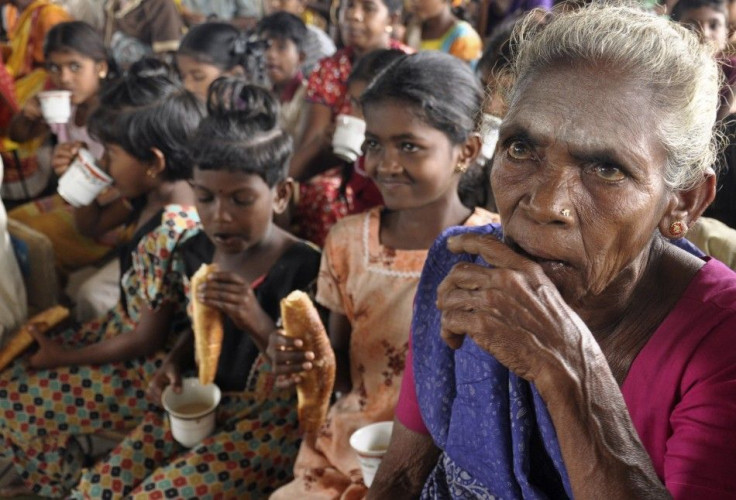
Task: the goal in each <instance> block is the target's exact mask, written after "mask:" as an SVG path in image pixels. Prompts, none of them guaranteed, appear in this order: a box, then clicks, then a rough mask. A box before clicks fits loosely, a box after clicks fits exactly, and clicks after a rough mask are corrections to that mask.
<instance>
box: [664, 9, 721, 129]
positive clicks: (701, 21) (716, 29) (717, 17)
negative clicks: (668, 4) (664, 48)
mask: <svg viewBox="0 0 736 500" xmlns="http://www.w3.org/2000/svg"><path fill="white" fill-rule="evenodd" d="M728 12H729V4H728V2H727V0H680V1H679V2H677V3H676V4H675V6H674V7H673V8H672V15H671V17H672V20H673V21H677V22H679V23H681V24H683V25H685V26H687V27H689V28H691V29H693V30H695V31H697V32H698V33H700V35H701V37H702V38H703V40H704V41H705V42H707V43H709V44H710V45H711V46H712V47H713V51H714V54H715V56H716V58H717V59H718V62H719V63H720V66H721V70H722V71H723V74H724V76H725V80H726V83H725V85H724V86H723V88H722V89H721V106H720V107H719V109H718V118H721V119H722V118H725V117H726V116H728V115H730V114H731V113H734V112H736V99H734V92H735V91H736V57H729V56H728V55H726V54H724V50H725V48H726V44H727V43H728Z"/></svg>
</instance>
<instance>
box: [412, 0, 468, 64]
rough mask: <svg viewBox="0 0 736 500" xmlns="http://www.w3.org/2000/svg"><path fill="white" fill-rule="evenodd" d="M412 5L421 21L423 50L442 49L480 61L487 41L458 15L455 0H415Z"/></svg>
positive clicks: (420, 45)
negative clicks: (453, 1) (455, 9)
mask: <svg viewBox="0 0 736 500" xmlns="http://www.w3.org/2000/svg"><path fill="white" fill-rule="evenodd" d="M410 5H411V10H412V13H413V14H414V15H415V16H416V17H417V19H418V21H419V22H420V23H421V42H420V44H419V47H418V48H419V50H439V51H441V52H445V53H447V54H450V55H453V56H455V57H457V58H458V59H461V60H463V61H465V62H467V63H470V64H471V65H474V64H475V63H476V62H477V61H478V59H479V58H480V56H481V51H482V49H483V42H482V41H481V39H480V36H478V33H477V32H476V31H475V30H474V29H473V27H472V26H471V25H470V24H468V23H467V22H465V21H461V20H459V19H458V18H457V17H455V15H454V14H453V13H452V2H451V0H412V1H411V3H410Z"/></svg>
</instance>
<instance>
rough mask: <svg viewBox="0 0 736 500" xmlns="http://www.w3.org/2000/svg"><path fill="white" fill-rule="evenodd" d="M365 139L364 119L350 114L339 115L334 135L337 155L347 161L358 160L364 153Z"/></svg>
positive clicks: (333, 145) (333, 139) (334, 146)
mask: <svg viewBox="0 0 736 500" xmlns="http://www.w3.org/2000/svg"><path fill="white" fill-rule="evenodd" d="M364 141H365V121H364V120H361V119H360V118H356V117H355V116H350V115H338V116H337V118H336V119H335V133H334V134H333V136H332V150H333V151H334V152H335V154H336V155H337V156H339V157H340V158H342V159H343V160H346V161H356V160H357V159H358V157H359V156H360V155H361V153H362V151H361V148H362V147H363V142H364Z"/></svg>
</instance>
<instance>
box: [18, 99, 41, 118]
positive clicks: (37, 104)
mask: <svg viewBox="0 0 736 500" xmlns="http://www.w3.org/2000/svg"><path fill="white" fill-rule="evenodd" d="M20 112H21V113H23V116H24V117H25V118H26V119H28V120H31V121H34V122H35V121H38V120H40V119H42V118H43V115H42V114H41V101H39V100H38V97H36V96H33V97H31V98H30V99H28V101H26V103H25V105H24V106H23V109H21V110H20Z"/></svg>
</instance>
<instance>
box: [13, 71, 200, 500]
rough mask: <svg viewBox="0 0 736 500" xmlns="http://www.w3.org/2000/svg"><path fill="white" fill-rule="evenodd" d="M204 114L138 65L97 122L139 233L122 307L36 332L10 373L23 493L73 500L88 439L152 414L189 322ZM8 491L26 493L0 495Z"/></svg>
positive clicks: (130, 247)
mask: <svg viewBox="0 0 736 500" xmlns="http://www.w3.org/2000/svg"><path fill="white" fill-rule="evenodd" d="M150 72H151V71H150V70H148V71H147V73H150ZM202 115H203V109H202V106H201V105H200V103H199V101H198V100H197V98H196V97H194V96H193V95H192V94H190V93H189V92H187V91H185V90H184V89H182V88H181V87H180V86H179V85H177V84H175V83H174V82H172V81H171V80H170V79H169V78H168V77H166V76H163V75H161V74H153V75H150V76H145V77H144V76H141V75H139V74H138V73H137V70H136V66H135V65H134V66H133V67H132V68H131V73H130V74H129V75H128V76H126V77H125V78H123V79H121V80H120V81H118V82H116V83H115V84H114V85H112V86H111V87H110V88H109V89H107V90H106V91H105V92H104V93H103V94H102V95H101V97H100V106H99V107H98V108H97V109H96V111H94V112H93V114H92V116H91V117H90V120H89V129H90V133H91V135H92V136H93V137H96V138H97V139H99V140H100V141H101V142H102V144H103V145H104V148H105V153H104V155H103V158H102V166H103V168H104V169H105V170H107V171H108V172H109V174H110V176H111V177H112V178H113V179H114V185H115V187H116V188H117V189H118V190H119V191H120V193H121V194H122V195H123V196H125V197H126V198H128V199H130V200H140V204H139V205H137V206H136V207H135V214H136V217H135V234H134V235H133V237H132V238H131V240H130V241H129V242H128V243H127V244H126V245H125V246H124V247H123V249H122V251H121V253H120V269H121V270H122V274H121V277H120V288H121V297H120V302H119V303H118V304H117V305H116V306H115V307H114V308H113V309H111V310H110V311H109V312H108V313H107V315H106V316H104V317H101V318H99V319H97V320H93V321H90V322H87V323H85V324H83V325H81V326H80V327H79V328H76V329H70V330H67V331H65V332H63V333H61V334H60V335H59V336H55V338H51V337H46V336H43V335H39V334H38V333H35V332H34V336H35V339H36V341H37V342H38V344H39V347H38V350H37V351H36V352H35V353H33V354H30V355H28V356H25V357H24V358H22V359H19V360H16V361H15V362H14V363H13V364H11V365H10V366H9V367H8V368H6V369H5V370H4V371H3V372H1V373H0V442H2V443H3V446H2V447H0V456H2V457H4V458H6V459H9V460H12V462H13V464H14V466H15V470H16V471H17V472H18V474H19V475H20V479H21V480H22V483H23V484H22V485H21V486H20V488H21V490H23V489H25V490H32V491H33V493H34V494H36V495H40V496H48V497H58V496H63V495H65V494H66V493H68V491H69V489H71V488H72V487H74V486H75V485H76V483H77V481H78V480H79V478H80V476H81V472H82V467H83V466H84V465H85V463H86V459H85V456H84V450H83V449H82V447H81V446H80V445H79V442H78V439H79V438H81V437H82V436H84V435H89V434H93V433H95V432H98V431H101V430H105V429H110V430H115V431H118V432H120V431H126V430H129V429H131V428H133V427H135V426H136V425H137V424H138V422H139V421H140V420H141V418H142V417H143V415H144V413H145V411H146V409H147V408H148V403H147V402H146V400H145V391H146V389H147V387H148V383H149V381H150V379H151V377H152V376H153V374H154V372H155V370H156V368H157V366H158V364H159V363H160V361H161V359H162V358H163V349H164V348H165V347H166V346H171V345H172V344H173V343H174V340H175V339H176V335H177V334H178V333H179V332H180V331H181V330H182V327H183V326H184V325H185V324H186V312H185V311H184V309H183V302H184V301H183V298H182V297H181V295H180V292H179V291H180V290H181V286H177V284H176V283H177V281H179V276H180V274H179V273H178V272H177V270H176V269H174V268H173V265H174V263H173V260H172V256H173V255H174V254H175V252H176V250H177V248H178V247H179V246H180V245H181V244H182V243H183V242H184V241H185V240H186V239H187V238H188V237H189V236H190V235H191V234H192V230H193V229H195V228H196V226H197V224H198V220H199V219H198V216H197V213H196V210H195V209H194V207H193V206H192V205H193V198H194V197H193V195H192V190H191V187H190V186H189V185H188V184H187V182H186V181H185V180H184V179H188V178H189V177H190V175H191V163H190V158H189V155H188V153H187V146H188V145H189V141H190V137H191V135H192V134H193V133H194V131H195V129H196V127H197V125H198V124H199V121H200V119H201V118H202ZM99 223H100V224H103V225H104V221H103V220H100V221H99ZM29 367H30V368H31V369H30V370H29ZM8 493H16V492H14V491H11V492H7V491H5V492H0V497H1V496H5V495H6V494H8Z"/></svg>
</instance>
